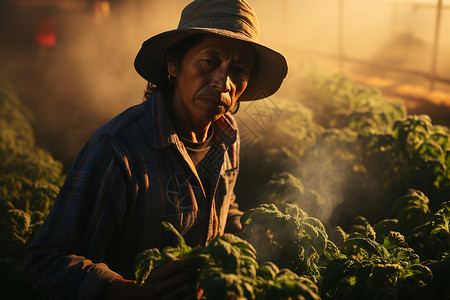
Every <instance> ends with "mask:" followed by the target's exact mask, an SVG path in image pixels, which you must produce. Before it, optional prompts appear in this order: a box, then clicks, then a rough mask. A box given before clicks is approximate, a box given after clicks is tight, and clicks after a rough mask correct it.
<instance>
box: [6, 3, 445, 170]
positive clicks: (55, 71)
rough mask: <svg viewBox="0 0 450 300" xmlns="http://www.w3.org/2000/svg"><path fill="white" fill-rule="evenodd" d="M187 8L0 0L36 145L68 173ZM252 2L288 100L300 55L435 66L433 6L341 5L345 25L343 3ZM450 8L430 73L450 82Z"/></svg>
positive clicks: (133, 100)
mask: <svg viewBox="0 0 450 300" xmlns="http://www.w3.org/2000/svg"><path fill="white" fill-rule="evenodd" d="M24 2H26V1H21V3H24ZM62 2H64V1H61V3H62ZM72 2H73V1H72ZM72 2H71V3H72ZM189 2H190V1H182V0H164V1H163V0H160V1H150V0H147V1H146V0H128V1H118V0H116V1H109V3H110V13H108V14H109V15H106V14H105V15H101V16H98V15H97V16H94V10H93V6H92V1H91V2H89V1H79V3H80V4H79V7H77V8H73V9H70V7H63V5H62V4H61V5H60V6H58V7H56V6H52V7H45V8H38V7H32V6H24V7H22V6H20V5H13V4H11V3H14V1H7V0H3V1H0V5H2V11H3V12H2V13H0V17H1V21H0V26H1V27H0V41H1V48H0V63H1V64H2V69H1V74H2V75H4V76H7V77H8V78H10V79H11V81H13V84H15V85H17V86H18V88H19V90H20V97H21V100H22V101H23V102H24V103H25V104H26V105H28V106H29V107H30V108H31V110H32V111H33V113H34V115H35V120H34V125H35V126H34V130H35V133H36V137H37V142H38V144H39V145H40V146H42V147H43V148H45V149H47V150H49V151H50V152H51V153H52V154H53V155H54V156H55V158H57V159H59V160H61V161H62V162H63V163H64V165H65V167H66V168H67V167H68V166H69V165H70V164H71V162H72V161H73V159H74V158H75V156H76V154H77V153H78V152H79V150H80V149H81V147H82V146H83V145H84V143H85V142H86V141H87V140H88V138H89V137H90V136H91V135H92V134H93V132H94V131H95V130H96V129H97V128H98V127H99V126H101V125H102V124H103V123H105V122H106V121H108V120H109V119H110V118H112V117H114V116H115V115H117V114H118V113H120V112H121V111H123V110H124V109H126V108H128V107H130V106H132V105H135V104H138V103H140V102H141V101H142V100H143V93H144V89H145V86H146V82H145V80H144V79H142V78H141V77H140V76H139V75H138V74H137V73H136V72H135V70H134V67H133V61H134V57H135V55H136V54H137V52H138V50H139V48H140V46H141V44H142V42H143V41H145V40H146V39H147V38H149V37H151V36H153V35H155V34H157V33H160V32H163V31H166V30H171V29H175V28H176V26H177V24H178V20H179V16H180V13H181V10H182V8H183V7H184V6H185V5H186V4H188V3H189ZM249 2H250V4H251V5H252V6H253V7H254V9H255V10H256V12H257V15H258V17H259V22H260V40H261V42H263V43H265V44H267V45H269V46H271V47H273V48H275V49H277V50H279V51H280V52H282V53H283V54H285V56H286V57H287V60H288V64H289V68H290V71H289V74H288V77H287V78H286V80H285V83H284V85H283V86H282V88H281V89H280V92H281V93H284V94H285V95H287V94H293V95H295V92H292V93H290V90H291V89H292V90H293V89H294V88H295V85H298V82H297V81H295V78H296V76H295V70H296V69H298V66H296V65H294V64H295V62H296V57H297V56H302V55H305V54H307V55H312V56H314V57H315V58H316V59H317V60H319V61H320V62H321V63H323V64H324V65H325V66H326V67H327V68H330V69H332V70H342V71H346V72H349V73H351V74H355V77H357V75H358V74H363V73H364V72H366V71H367V68H365V69H364V70H362V67H361V66H360V65H354V64H351V63H348V62H346V63H345V64H344V65H342V64H339V62H338V60H336V59H334V58H332V57H333V56H337V55H338V54H339V53H340V52H341V54H344V55H345V56H348V57H352V58H355V59H360V60H365V61H376V62H383V63H386V64H391V65H396V66H398V67H403V68H406V69H411V70H417V71H422V72H429V71H430V69H431V54H432V46H433V42H434V40H433V34H434V28H435V15H436V9H435V7H433V6H435V5H436V3H437V1H432V0H427V1H425V0H422V1H419V0H417V1H413V0H408V1H402V2H401V3H400V2H395V1H387V0H384V1H382V0H377V1H375V0H370V1H369V0H345V1H342V3H343V6H342V14H341V16H342V18H343V19H341V21H340V19H339V9H340V8H339V3H340V2H339V1H325V0H302V1H300V0H284V1H277V2H274V1H269V0H249ZM449 2H450V1H448V0H444V1H443V6H444V9H443V10H442V16H441V18H442V19H441V30H440V39H439V48H438V52H437V53H438V56H437V68H436V73H437V74H438V75H439V76H441V77H445V78H450V51H449V49H450V39H448V38H447V37H448V36H450V9H449V4H450V3H449ZM82 3H84V5H82ZM394 3H397V6H395V7H394ZM408 3H418V4H421V5H423V7H422V6H413V7H412V6H408V5H406V4H408ZM427 5H428V6H427ZM45 15H51V16H54V18H55V19H56V23H57V42H56V45H54V46H52V47H42V46H39V45H37V44H36V43H35V38H34V35H35V31H36V24H37V23H38V22H39V19H40V18H42V17H43V16H45ZM339 28H341V31H339ZM339 32H341V33H339ZM369 69H370V68H369ZM370 70H371V69H370ZM371 71H373V72H375V74H371V76H372V77H374V76H375V77H377V76H378V77H380V78H389V76H391V74H390V73H387V72H380V71H379V70H371ZM358 72H359V73H358ZM372 79H373V78H372ZM402 80H403V81H402V82H403V83H404V82H405V81H406V83H409V82H410V83H411V84H415V85H417V86H420V87H423V89H426V88H425V87H426V86H428V81H427V80H426V79H424V78H421V77H407V76H406V75H404V76H403V75H402ZM449 90H450V88H449V85H448V84H442V83H439V82H438V83H437V84H436V88H435V90H434V91H433V92H431V91H430V93H434V94H436V92H439V93H441V94H439V95H440V97H441V98H439V99H442V100H441V101H440V102H439V103H438V104H439V105H441V106H440V108H441V109H440V113H441V115H440V116H439V117H440V120H445V119H450V109H449V106H450V99H449V98H447V96H448V94H447V93H450V91H449ZM442 95H443V96H442ZM442 108H444V109H442ZM252 126H256V127H252V128H250V129H254V130H255V129H257V128H258V125H257V124H255V125H252ZM254 130H253V131H254ZM244 138H245V136H244Z"/></svg>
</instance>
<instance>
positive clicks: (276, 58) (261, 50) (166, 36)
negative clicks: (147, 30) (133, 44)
mask: <svg viewBox="0 0 450 300" xmlns="http://www.w3.org/2000/svg"><path fill="white" fill-rule="evenodd" d="M198 33H203V34H213V35H218V36H222V37H225V38H231V39H234V40H240V41H242V42H245V43H248V44H250V45H251V46H252V47H253V48H254V49H255V54H256V57H255V63H254V66H253V70H252V74H251V78H250V81H249V83H248V85H247V88H246V89H245V91H244V92H243V93H242V95H241V96H240V97H239V100H240V101H252V100H259V99H263V98H266V97H269V96H271V95H272V94H273V93H275V92H276V91H277V90H278V89H279V88H280V86H281V83H282V82H283V79H284V78H285V77H286V75H287V63H286V59H285V58H284V56H283V55H281V54H280V53H278V52H276V51H274V50H272V49H270V48H268V47H266V46H264V45H263V44H260V43H258V42H255V41H254V40H253V39H251V38H247V37H245V36H243V35H242V34H241V33H235V32H232V31H229V30H224V29H213V28H189V29H175V30H171V31H166V32H163V33H160V34H158V35H155V36H153V37H151V38H149V39H148V40H146V41H145V42H144V43H143V44H142V47H141V49H140V50H139V52H138V54H137V56H136V58H135V60H134V67H135V69H136V71H137V72H138V74H139V75H141V76H142V77H143V78H144V79H145V80H147V81H149V82H151V83H154V84H156V85H158V83H159V82H161V80H166V78H167V65H166V59H165V52H166V50H167V48H168V47H170V46H172V45H173V44H175V43H177V42H178V41H181V40H182V39H184V38H185V37H188V36H190V35H194V34H198Z"/></svg>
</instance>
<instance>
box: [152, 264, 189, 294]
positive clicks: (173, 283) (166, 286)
mask: <svg viewBox="0 0 450 300" xmlns="http://www.w3.org/2000/svg"><path fill="white" fill-rule="evenodd" d="M197 277H198V271H195V270H193V271H188V272H183V273H178V274H175V275H172V276H170V277H166V278H164V279H160V280H155V281H153V283H154V285H155V287H154V289H155V291H156V292H157V293H163V292H167V291H174V289H177V288H179V287H180V286H184V285H186V284H188V285H190V286H191V287H192V286H194V284H195V281H196V279H197Z"/></svg>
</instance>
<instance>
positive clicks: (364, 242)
mask: <svg viewBox="0 0 450 300" xmlns="http://www.w3.org/2000/svg"><path fill="white" fill-rule="evenodd" d="M387 224H391V225H393V224H396V223H395V222H391V221H389V220H388V221H387V222H384V224H380V223H379V224H377V225H378V226H374V227H372V226H371V225H370V224H369V222H368V221H367V220H366V219H365V218H363V217H358V218H356V219H355V224H354V225H353V226H351V228H350V233H348V234H347V233H346V234H344V235H342V234H340V235H339V236H341V238H342V236H343V241H341V243H342V242H343V247H342V248H341V251H342V253H343V254H344V256H341V257H339V258H337V259H335V260H333V261H332V262H330V263H329V264H328V265H327V267H326V270H325V272H324V273H323V282H322V283H323V285H322V287H321V294H322V297H323V299H410V298H412V299H423V298H427V297H429V295H430V294H431V290H432V288H431V287H432V278H433V273H432V272H431V270H430V268H429V267H427V266H425V265H424V264H421V263H420V258H419V256H418V255H417V254H416V253H414V250H413V249H412V248H408V247H407V245H406V242H405V238H404V236H403V235H402V234H400V233H399V232H396V231H390V232H389V234H387V235H385V228H386V227H385V226H384V225H387ZM375 228H377V229H379V230H381V234H382V236H384V239H383V241H382V243H381V244H380V243H378V242H377V241H376V237H377V235H378V232H377V231H375ZM339 231H340V232H342V229H340V230H339Z"/></svg>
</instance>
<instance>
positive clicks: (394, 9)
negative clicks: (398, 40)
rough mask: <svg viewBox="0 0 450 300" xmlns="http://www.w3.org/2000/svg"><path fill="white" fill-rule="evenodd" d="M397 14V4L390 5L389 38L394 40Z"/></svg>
mask: <svg viewBox="0 0 450 300" xmlns="http://www.w3.org/2000/svg"><path fill="white" fill-rule="evenodd" d="M397 13H398V3H397V1H395V2H394V3H392V16H391V32H390V35H391V38H392V39H394V37H395V31H396V27H397Z"/></svg>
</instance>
